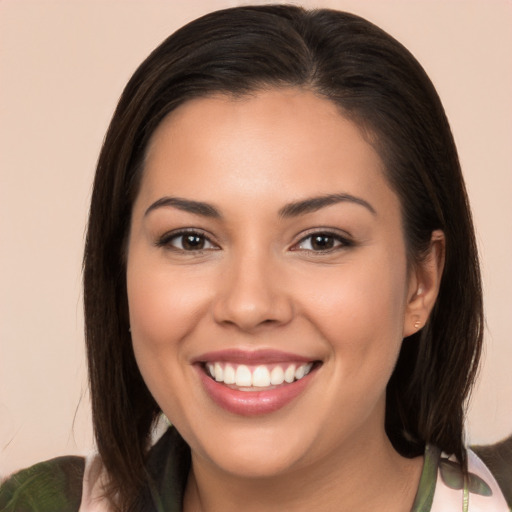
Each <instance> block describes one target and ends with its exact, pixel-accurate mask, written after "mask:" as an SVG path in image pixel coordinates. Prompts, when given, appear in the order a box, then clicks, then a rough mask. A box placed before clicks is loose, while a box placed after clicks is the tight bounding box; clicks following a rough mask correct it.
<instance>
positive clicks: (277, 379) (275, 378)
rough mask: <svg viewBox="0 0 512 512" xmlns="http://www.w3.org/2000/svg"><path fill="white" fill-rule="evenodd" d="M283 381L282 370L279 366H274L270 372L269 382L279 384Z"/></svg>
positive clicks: (274, 384)
mask: <svg viewBox="0 0 512 512" xmlns="http://www.w3.org/2000/svg"><path fill="white" fill-rule="evenodd" d="M283 382H284V370H283V369H282V368H281V367H280V366H276V367H275V368H274V369H273V370H272V371H271V372H270V384H272V385H273V386H280V385H281V384H282V383H283Z"/></svg>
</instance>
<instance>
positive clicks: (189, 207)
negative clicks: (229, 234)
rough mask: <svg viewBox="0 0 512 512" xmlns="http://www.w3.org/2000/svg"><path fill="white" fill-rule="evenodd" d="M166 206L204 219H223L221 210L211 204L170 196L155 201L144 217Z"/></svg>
mask: <svg viewBox="0 0 512 512" xmlns="http://www.w3.org/2000/svg"><path fill="white" fill-rule="evenodd" d="M164 206H171V207H173V208H177V209H178V210H182V211H184V212H189V213H194V214H196V215H201V216H203V217H212V218H214V219H220V218H221V217H222V215H221V214H220V212H219V210H217V208H215V207H214V206H212V205H211V204H209V203H203V202H202V201H192V200H191V199H182V198H181V197H169V196H165V197H161V198H160V199H158V200H157V201H155V202H154V203H153V204H152V205H151V206H150V207H149V208H148V209H147V210H146V211H145V212H144V217H146V216H147V215H148V214H149V213H150V212H152V211H153V210H156V209H157V208H162V207H164Z"/></svg>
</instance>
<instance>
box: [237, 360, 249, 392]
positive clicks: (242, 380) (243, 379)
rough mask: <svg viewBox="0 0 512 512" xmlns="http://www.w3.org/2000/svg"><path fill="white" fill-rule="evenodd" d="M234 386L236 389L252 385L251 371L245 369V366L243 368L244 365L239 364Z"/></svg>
mask: <svg viewBox="0 0 512 512" xmlns="http://www.w3.org/2000/svg"><path fill="white" fill-rule="evenodd" d="M235 384H236V385H237V386H238V387H243V386H245V387H250V386H251V384H252V375H251V370H249V368H247V366H245V364H241V365H240V366H239V367H238V368H237V369H236V374H235Z"/></svg>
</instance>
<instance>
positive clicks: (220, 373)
mask: <svg viewBox="0 0 512 512" xmlns="http://www.w3.org/2000/svg"><path fill="white" fill-rule="evenodd" d="M214 368H215V380H216V381H217V382H224V370H223V369H222V366H221V365H220V364H219V363H215V366H214Z"/></svg>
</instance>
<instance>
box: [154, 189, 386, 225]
mask: <svg viewBox="0 0 512 512" xmlns="http://www.w3.org/2000/svg"><path fill="white" fill-rule="evenodd" d="M343 202H349V203H353V204H358V205H360V206H363V207H364V208H366V209H367V210H368V211H369V212H370V213H372V214H373V215H377V212H376V211H375V208H373V206H372V205H371V204H370V203H368V201H365V200H364V199H361V198H360V197H356V196H353V195H351V194H329V195H326V196H319V197H311V198H308V199H304V200H301V201H296V202H293V203H288V204H287V205H285V206H283V208H281V209H280V210H279V216H280V217H283V218H289V217H297V216H299V215H304V214H306V213H312V212H316V211H318V210H320V209H322V208H325V207H327V206H331V205H333V204H337V203H343ZM169 206H170V207H173V208H177V209H178V210H182V211H184V212H188V213H193V214H195V215H201V216H202V217H210V218H214V219H221V218H222V214H221V213H220V212H219V210H217V208H215V206H213V205H211V204H209V203H205V202H203V201H193V200H191V199H183V198H181V197H169V196H165V197H161V198H160V199H158V200H157V201H155V202H154V203H152V204H151V205H150V206H149V208H148V209H147V210H146V211H145V213H144V216H147V215H148V214H149V213H150V212H152V211H153V210H156V209H158V208H162V207H169Z"/></svg>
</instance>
